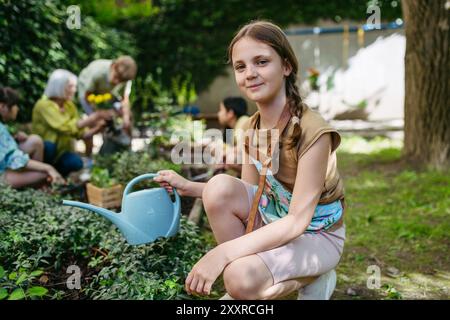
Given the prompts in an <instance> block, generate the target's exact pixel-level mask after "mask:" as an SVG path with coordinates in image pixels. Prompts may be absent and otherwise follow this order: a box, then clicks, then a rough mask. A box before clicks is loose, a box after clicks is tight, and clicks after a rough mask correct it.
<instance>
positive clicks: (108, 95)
mask: <svg viewBox="0 0 450 320" xmlns="http://www.w3.org/2000/svg"><path fill="white" fill-rule="evenodd" d="M111 98H112V95H111V93H105V94H104V95H103V101H109V100H111Z"/></svg>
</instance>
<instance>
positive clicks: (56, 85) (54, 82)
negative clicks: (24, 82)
mask: <svg viewBox="0 0 450 320" xmlns="http://www.w3.org/2000/svg"><path fill="white" fill-rule="evenodd" d="M70 80H73V81H74V82H75V84H76V83H77V76H76V75H74V74H73V73H72V72H70V71H68V70H64V69H56V70H55V71H53V72H52V74H51V75H50V78H48V81H47V86H46V87H45V91H44V95H45V96H46V97H47V98H65V96H66V95H65V91H66V86H67V83H68V82H69V81H70Z"/></svg>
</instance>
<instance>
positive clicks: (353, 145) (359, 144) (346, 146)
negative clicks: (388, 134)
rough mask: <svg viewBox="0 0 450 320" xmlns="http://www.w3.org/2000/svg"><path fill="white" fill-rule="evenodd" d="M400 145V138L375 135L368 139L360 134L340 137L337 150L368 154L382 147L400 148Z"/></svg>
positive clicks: (401, 143)
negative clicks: (394, 138)
mask: <svg viewBox="0 0 450 320" xmlns="http://www.w3.org/2000/svg"><path fill="white" fill-rule="evenodd" d="M402 147H403V141H401V140H392V139H389V138H384V137H375V138H373V139H370V140H368V139H365V138H363V137H360V136H351V137H343V138H342V142H341V145H340V146H339V151H340V152H346V153H351V154H353V153H362V154H370V153H374V152H378V151H381V150H383V149H401V148H402Z"/></svg>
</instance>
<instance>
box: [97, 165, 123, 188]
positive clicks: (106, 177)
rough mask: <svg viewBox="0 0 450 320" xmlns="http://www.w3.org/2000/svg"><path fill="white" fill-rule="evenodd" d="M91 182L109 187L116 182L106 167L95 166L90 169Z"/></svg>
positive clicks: (100, 186)
mask: <svg viewBox="0 0 450 320" xmlns="http://www.w3.org/2000/svg"><path fill="white" fill-rule="evenodd" d="M91 183H92V184H93V185H95V186H97V187H99V188H110V187H112V186H114V185H116V184H117V180H116V179H114V178H112V177H111V175H110V173H109V171H108V169H105V168H100V167H96V166H95V167H93V168H92V171H91Z"/></svg>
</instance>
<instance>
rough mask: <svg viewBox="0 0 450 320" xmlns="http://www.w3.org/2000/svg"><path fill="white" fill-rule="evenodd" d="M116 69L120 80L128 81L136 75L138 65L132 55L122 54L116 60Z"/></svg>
mask: <svg viewBox="0 0 450 320" xmlns="http://www.w3.org/2000/svg"><path fill="white" fill-rule="evenodd" d="M114 65H115V70H116V72H117V74H118V75H119V78H120V80H122V81H128V80H133V79H134V78H135V77H136V72H137V65H136V62H135V61H134V59H133V58H132V57H130V56H121V57H119V58H117V59H116V60H114Z"/></svg>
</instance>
